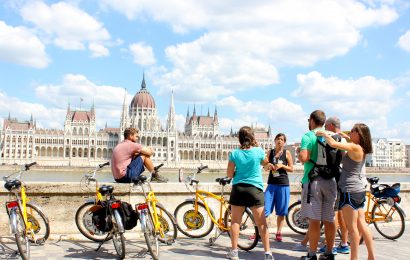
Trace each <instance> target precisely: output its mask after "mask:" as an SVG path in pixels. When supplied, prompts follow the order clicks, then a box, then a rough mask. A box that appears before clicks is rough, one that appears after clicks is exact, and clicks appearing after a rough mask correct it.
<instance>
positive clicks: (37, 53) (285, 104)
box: [0, 0, 410, 144]
mask: <svg viewBox="0 0 410 260" xmlns="http://www.w3.org/2000/svg"><path fill="white" fill-rule="evenodd" d="M0 5H1V6H0V122H1V121H3V120H2V119H5V118H7V117H8V116H9V114H10V116H11V117H12V118H17V119H18V120H21V121H24V120H29V119H30V117H31V115H32V116H33V118H34V119H35V120H36V122H37V126H38V127H41V128H53V129H63V125H64V119H65V114H66V111H67V106H68V104H70V107H71V109H82V110H88V109H90V107H91V106H92V104H94V105H95V109H96V117H97V128H98V129H100V128H103V127H104V126H105V125H106V124H107V125H108V126H109V127H119V121H120V116H121V110H122V103H123V100H124V95H126V100H127V103H129V102H130V101H131V99H132V97H133V96H134V95H135V94H136V93H137V92H138V90H139V89H140V86H141V81H142V78H143V74H145V80H146V84H147V88H148V90H149V92H150V93H151V94H152V96H153V97H154V99H155V102H156V106H157V115H158V116H159V117H160V119H161V120H162V124H163V126H164V127H165V125H166V118H167V113H168V110H169V105H170V101H171V93H172V92H173V96H174V103H175V112H176V118H177V126H178V129H179V130H181V131H183V128H184V122H185V118H186V114H187V112H188V110H189V113H190V114H191V115H192V111H193V108H194V105H195V109H196V113H197V115H198V114H200V115H206V114H207V113H208V110H209V111H210V113H211V115H213V113H214V111H215V108H216V109H217V112H218V117H219V124H220V130H221V132H222V133H229V131H230V130H231V128H232V129H233V131H237V130H238V129H239V128H240V127H241V126H243V125H253V126H258V127H266V128H267V127H268V126H270V127H271V129H272V133H273V134H274V135H275V134H277V133H279V132H283V133H285V134H286V135H287V137H288V143H293V142H299V141H300V139H301V136H302V135H303V134H304V133H305V132H306V131H308V125H307V118H308V117H309V114H310V113H311V112H312V111H314V110H316V109H321V110H323V111H325V113H326V115H327V116H338V117H339V118H340V119H341V122H342V130H350V129H351V127H352V126H353V124H354V123H356V122H362V123H365V124H367V125H368V126H369V127H370V129H371V133H372V137H374V138H394V139H401V140H402V141H403V142H405V143H406V144H410V116H409V112H410V102H409V101H410V2H409V1H403V0H399V1H396V0H362V1H353V0H340V1H337V0H309V1H300V0H283V1H281V0H276V1H268V0H266V1H265V0H254V1H242V0H235V1H231V0H224V1H220V0H206V1H201V0H184V1H180V0H141V1H140V0H99V1H97V0H72V1H69V0H68V1H45V0H43V1H36V0H30V1H27V0H3V1H1V4H0ZM0 124H1V123H0Z"/></svg>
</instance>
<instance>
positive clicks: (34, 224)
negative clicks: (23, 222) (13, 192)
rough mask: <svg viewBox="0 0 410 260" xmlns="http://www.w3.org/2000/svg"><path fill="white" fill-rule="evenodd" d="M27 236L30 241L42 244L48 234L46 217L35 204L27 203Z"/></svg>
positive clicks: (48, 228)
mask: <svg viewBox="0 0 410 260" xmlns="http://www.w3.org/2000/svg"><path fill="white" fill-rule="evenodd" d="M26 206H27V222H28V232H29V234H28V238H29V241H30V242H31V243H35V244H43V243H44V242H45V241H46V240H47V239H48V237H49V236H50V224H49V221H48V218H47V217H46V216H45V214H44V213H43V212H42V211H41V209H40V208H38V207H37V206H35V205H33V204H30V203H27V204H26Z"/></svg>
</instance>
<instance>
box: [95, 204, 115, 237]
mask: <svg viewBox="0 0 410 260" xmlns="http://www.w3.org/2000/svg"><path fill="white" fill-rule="evenodd" d="M92 222H93V224H94V226H95V227H96V228H97V229H98V230H100V231H102V232H108V231H110V230H111V229H112V218H111V215H110V211H109V209H108V208H107V207H106V206H102V207H101V208H99V209H97V210H96V211H94V212H93V216H92Z"/></svg>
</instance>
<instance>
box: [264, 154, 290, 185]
mask: <svg viewBox="0 0 410 260" xmlns="http://www.w3.org/2000/svg"><path fill="white" fill-rule="evenodd" d="M275 153H276V151H275V149H271V150H270V153H269V162H270V163H272V164H277V163H282V164H283V165H288V159H287V158H286V150H285V149H283V152H282V154H281V155H280V156H279V158H276V157H275ZM280 161H281V162H280ZM278 173H279V176H276V177H275V176H274V174H278ZM268 184H275V185H284V186H289V178H288V173H287V172H286V170H284V169H279V170H278V171H275V172H272V171H270V172H269V178H268Z"/></svg>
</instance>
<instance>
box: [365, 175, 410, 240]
mask: <svg viewBox="0 0 410 260" xmlns="http://www.w3.org/2000/svg"><path fill="white" fill-rule="evenodd" d="M378 181H379V178H378V177H372V178H367V182H368V183H369V184H370V191H367V192H366V198H367V204H366V212H365V219H366V222H367V224H374V227H375V228H376V230H377V232H379V233H380V235H382V236H383V237H385V238H387V239H391V240H394V239H398V238H399V237H401V236H402V235H403V233H404V230H405V221H404V220H405V217H406V214H405V213H404V211H403V209H402V208H401V207H400V204H399V203H400V201H401V197H400V196H399V195H398V194H399V192H400V183H395V184H393V185H392V186H390V185H388V184H379V183H378ZM371 204H373V207H372V209H371V210H370V205H371Z"/></svg>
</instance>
